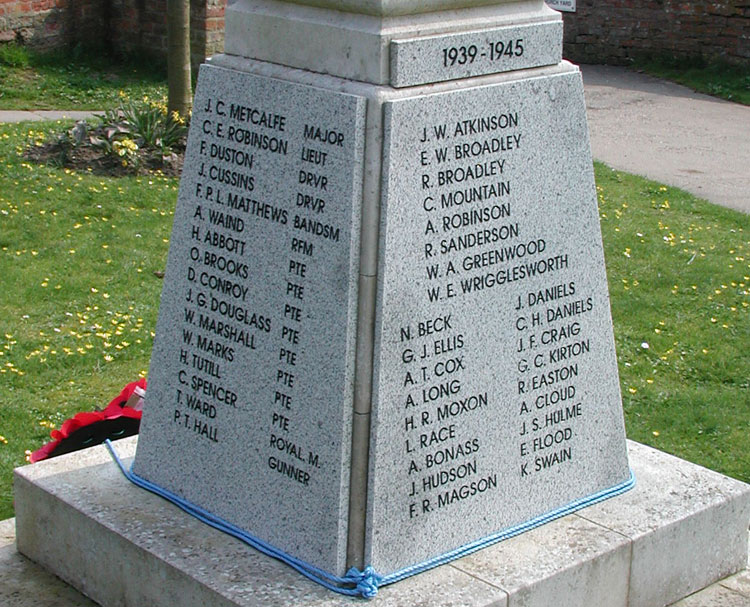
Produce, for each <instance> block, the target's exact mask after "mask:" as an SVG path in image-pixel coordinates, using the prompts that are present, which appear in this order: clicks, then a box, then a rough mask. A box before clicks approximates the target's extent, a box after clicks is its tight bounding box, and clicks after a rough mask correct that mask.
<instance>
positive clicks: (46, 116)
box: [0, 110, 104, 122]
mask: <svg viewBox="0 0 750 607" xmlns="http://www.w3.org/2000/svg"><path fill="white" fill-rule="evenodd" d="M103 113H104V112H78V111H75V110H30V111H26V110H0V122H24V121H26V120H62V119H63V118H72V119H73V120H84V119H86V118H90V117H91V116H93V115H94V114H103Z"/></svg>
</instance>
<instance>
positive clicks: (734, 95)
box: [634, 58, 750, 105]
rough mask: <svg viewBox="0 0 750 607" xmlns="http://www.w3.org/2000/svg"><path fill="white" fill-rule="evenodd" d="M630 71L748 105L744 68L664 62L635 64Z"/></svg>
mask: <svg viewBox="0 0 750 607" xmlns="http://www.w3.org/2000/svg"><path fill="white" fill-rule="evenodd" d="M634 67H636V68H637V69H640V70H643V71H644V72H646V73H648V74H651V75H652V76H656V77H657V78H663V79H664V80H671V81H673V82H678V83H680V84H682V85H684V86H687V87H689V88H691V89H693V90H695V91H698V92H701V93H706V94H708V95H713V96H715V97H720V98H722V99H727V100H729V101H734V102H736V103H742V104H744V105H750V69H748V68H747V67H743V66H739V65H730V64H706V63H704V62H701V61H700V60H694V61H686V60H670V59H667V58H653V59H649V60H643V61H636V63H635V65H634Z"/></svg>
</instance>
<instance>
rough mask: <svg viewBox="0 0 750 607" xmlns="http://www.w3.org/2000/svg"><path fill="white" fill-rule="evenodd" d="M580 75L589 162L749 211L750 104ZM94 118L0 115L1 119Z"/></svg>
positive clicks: (626, 76)
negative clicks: (586, 121)
mask: <svg viewBox="0 0 750 607" xmlns="http://www.w3.org/2000/svg"><path fill="white" fill-rule="evenodd" d="M582 71H583V82H584V88H585V91H586V107H587V110H588V119H589V130H590V132H591V149H592V152H593V156H594V158H595V159H597V160H601V161H603V162H605V163H607V164H608V165H610V166H611V167H613V168H616V169H619V170H622V171H627V172H629V173H635V174H637V175H644V176H645V177H650V178H651V179H655V180H657V181H660V182H662V183H665V184H667V185H672V186H676V187H679V188H682V189H684V190H687V191H688V192H691V193H692V194H695V195H696V196H700V197H701V198H705V199H707V200H709V201H711V202H713V203H715V204H720V205H723V206H727V207H730V208H733V209H739V210H742V211H745V212H746V213H750V107H748V106H744V105H739V104H736V103H730V102H728V101H722V100H719V99H716V98H714V97H709V96H707V95H701V94H699V93H694V92H693V91H691V90H690V89H688V88H685V87H683V86H680V85H677V84H673V83H671V82H665V81H663V80H658V79H657V78H652V77H650V76H645V75H643V74H638V73H636V72H631V71H628V70H626V69H625V68H620V67H612V66H605V65H584V66H582ZM93 113H96V112H74V111H62V112H50V111H33V112H18V111H13V112H5V111H0V122H18V121H20V120H57V119H59V118H62V117H67V118H75V119H81V118H86V117H88V116H91V115H92V114H93Z"/></svg>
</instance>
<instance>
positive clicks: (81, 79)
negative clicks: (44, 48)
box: [0, 44, 167, 110]
mask: <svg viewBox="0 0 750 607" xmlns="http://www.w3.org/2000/svg"><path fill="white" fill-rule="evenodd" d="M120 91H124V92H125V93H126V94H127V95H128V97H130V98H131V99H141V98H142V97H143V96H148V97H149V98H151V99H161V98H164V97H166V94H167V85H166V72H165V70H163V69H160V68H158V67H157V68H155V67H154V65H153V64H149V65H147V64H146V63H134V62H129V63H123V64H113V63H112V61H111V60H110V59H109V58H107V57H106V56H102V55H94V54H88V55H81V56H71V55H69V54H64V53H53V54H46V55H40V54H36V53H32V52H29V51H28V50H27V49H26V48H24V47H18V46H15V45H13V44H9V45H0V110H102V109H106V108H109V107H114V106H115V105H116V103H117V100H118V94H119V92H120Z"/></svg>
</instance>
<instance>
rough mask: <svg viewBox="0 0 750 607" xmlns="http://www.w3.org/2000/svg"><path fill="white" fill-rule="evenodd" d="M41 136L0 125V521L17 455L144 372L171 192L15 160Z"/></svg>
mask: <svg viewBox="0 0 750 607" xmlns="http://www.w3.org/2000/svg"><path fill="white" fill-rule="evenodd" d="M51 129H57V130H59V129H60V127H59V126H55V125H50V124H44V125H42V126H40V124H39V123H34V124H33V125H30V124H28V123H27V124H25V125H24V124H21V125H3V126H1V127H0V277H2V278H1V279H0V280H2V289H0V310H1V311H2V313H0V435H1V437H0V520H1V519H4V518H7V517H9V516H11V515H12V507H11V504H12V502H11V498H12V496H11V470H12V468H13V467H14V466H17V465H19V464H22V463H23V462H24V460H25V451H26V450H27V449H31V450H33V449H36V448H37V447H39V446H40V445H41V444H42V443H44V442H46V440H48V439H49V431H50V429H51V428H53V427H57V428H59V427H60V424H61V422H62V421H63V420H64V419H66V418H67V417H70V416H71V415H73V414H74V413H76V412H78V411H86V410H92V409H93V408H94V407H95V406H99V407H102V408H103V407H104V406H106V405H107V403H108V402H109V400H110V399H112V398H114V397H115V396H116V395H117V394H118V393H119V391H120V390H121V389H122V387H123V386H124V385H125V384H126V383H128V382H129V381H133V380H135V379H137V378H138V377H139V376H141V375H144V376H145V375H146V371H147V369H148V361H149V357H150V351H151V345H152V338H153V329H154V327H155V324H156V312H157V309H158V300H159V294H160V292H161V286H162V281H161V280H160V279H159V278H157V277H156V276H155V275H154V271H160V270H163V269H164V264H165V262H166V253H167V246H168V244H167V243H168V238H169V234H170V230H171V224H172V214H173V209H174V205H175V201H176V197H177V185H178V184H177V180H176V179H174V178H171V179H168V178H165V177H159V176H153V177H138V178H119V179H114V178H103V177H97V176H94V175H90V174H86V173H75V172H73V171H70V170H63V169H57V168H52V167H46V166H38V165H32V164H30V163H28V162H26V161H25V160H24V159H23V158H21V157H20V156H19V151H21V150H22V149H23V147H24V146H25V145H26V143H27V142H28V141H37V140H42V139H43V138H44V136H45V133H46V132H47V131H49V130H51Z"/></svg>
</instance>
